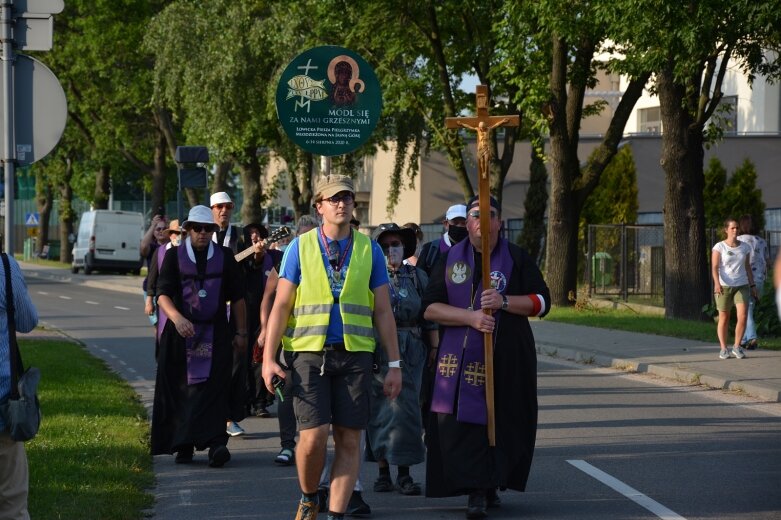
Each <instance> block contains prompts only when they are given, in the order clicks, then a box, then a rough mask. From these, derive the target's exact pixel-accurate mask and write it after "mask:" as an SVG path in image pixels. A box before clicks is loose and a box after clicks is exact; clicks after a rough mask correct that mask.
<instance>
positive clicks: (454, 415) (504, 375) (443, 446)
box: [423, 197, 550, 518]
mask: <svg viewBox="0 0 781 520" xmlns="http://www.w3.org/2000/svg"><path fill="white" fill-rule="evenodd" d="M478 207H479V206H478V199H477V197H474V198H472V199H471V200H470V201H469V203H468V205H467V208H468V210H467V223H466V228H467V231H468V240H464V241H462V242H459V243H458V244H456V245H455V246H453V247H452V248H450V250H449V251H448V252H447V254H446V255H443V256H442V257H441V258H440V260H439V262H438V263H437V264H436V265H435V266H434V269H433V271H432V273H431V279H430V281H429V285H428V287H427V288H426V292H425V295H424V298H423V308H424V317H425V318H426V319H428V320H431V321H434V322H437V323H439V324H440V325H442V326H443V327H442V331H441V332H442V333H441V335H440V342H439V350H438V353H437V370H436V372H435V378H436V380H435V383H434V392H433V395H432V399H431V414H430V417H429V424H428V428H427V434H426V447H427V449H428V457H427V461H426V496H428V497H448V496H457V495H469V500H468V503H467V512H466V516H467V518H484V517H485V516H486V507H494V506H497V505H498V504H499V497H498V495H497V494H496V488H497V487H499V488H502V489H505V488H509V489H514V490H517V491H523V490H524V489H525V488H526V481H527V479H528V476H529V469H530V467H531V462H532V455H533V453H534V444H535V438H536V432H537V368H536V367H537V357H536V351H535V345H534V336H533V335H532V331H531V327H530V326H529V321H528V317H529V316H544V315H545V314H546V313H547V312H548V310H549V308H550V292H549V291H548V287H547V285H546V284H545V281H544V280H543V278H542V274H541V273H540V270H539V269H538V268H537V265H536V264H535V263H534V262H533V261H532V259H531V258H530V257H529V256H528V254H527V253H526V251H524V250H523V249H521V248H520V247H518V246H516V245H515V244H511V243H509V242H508V241H507V240H505V239H503V238H500V237H499V230H500V228H501V225H502V221H501V206H500V205H499V203H498V202H497V201H496V199H494V198H493V197H492V198H491V210H490V211H491V217H490V229H489V233H490V247H491V251H490V255H491V259H490V263H491V287H483V285H482V273H481V265H482V253H483V252H482V244H481V236H482V235H481V230H480V210H479V209H478ZM483 309H490V313H488V314H485V313H484V312H483ZM500 324H501V326H499V325H500ZM486 333H492V334H493V340H494V360H493V361H494V402H495V408H494V410H495V414H496V446H495V447H490V446H489V443H488V433H487V426H486V424H487V409H486V399H485V397H486V396H485V358H484V349H483V342H484V334H486Z"/></svg>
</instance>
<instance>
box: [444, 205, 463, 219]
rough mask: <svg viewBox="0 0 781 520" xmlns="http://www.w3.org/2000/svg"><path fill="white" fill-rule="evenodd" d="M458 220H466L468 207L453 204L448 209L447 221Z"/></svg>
mask: <svg viewBox="0 0 781 520" xmlns="http://www.w3.org/2000/svg"><path fill="white" fill-rule="evenodd" d="M457 218H462V219H466V206H464V205H463V204H453V205H452V206H450V207H449V208H447V212H446V213H445V220H455V219H457Z"/></svg>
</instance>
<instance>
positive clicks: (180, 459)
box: [174, 446, 195, 464]
mask: <svg viewBox="0 0 781 520" xmlns="http://www.w3.org/2000/svg"><path fill="white" fill-rule="evenodd" d="M194 454H195V448H193V447H192V446H190V447H189V448H182V449H181V450H179V451H177V452H176V458H175V459H174V462H176V463H177V464H189V463H191V462H192V461H193V455H194Z"/></svg>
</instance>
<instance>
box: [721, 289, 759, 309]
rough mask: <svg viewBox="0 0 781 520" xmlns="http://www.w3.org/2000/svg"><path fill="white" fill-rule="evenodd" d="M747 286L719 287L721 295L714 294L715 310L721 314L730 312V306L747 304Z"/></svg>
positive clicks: (748, 296)
mask: <svg viewBox="0 0 781 520" xmlns="http://www.w3.org/2000/svg"><path fill="white" fill-rule="evenodd" d="M749 292H750V291H749V288H748V285H741V286H739V287H725V286H724V285H722V286H721V295H718V294H714V297H715V298H716V308H717V309H718V310H720V311H722V312H729V311H730V310H732V306H733V305H735V304H737V303H742V304H746V305H747V304H748V302H749V298H750V297H751V296H750V295H749Z"/></svg>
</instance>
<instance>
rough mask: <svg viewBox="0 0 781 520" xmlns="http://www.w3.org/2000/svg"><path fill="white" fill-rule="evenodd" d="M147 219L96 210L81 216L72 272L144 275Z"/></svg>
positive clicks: (131, 213)
mask: <svg viewBox="0 0 781 520" xmlns="http://www.w3.org/2000/svg"><path fill="white" fill-rule="evenodd" d="M143 234H144V217H143V215H141V213H138V212H135V211H111V210H105V209H97V210H93V211H87V212H85V213H83V214H82V215H81V220H80V221H79V232H78V234H77V235H76V242H75V243H74V245H73V264H72V266H71V272H73V273H74V274H75V273H78V272H79V269H81V268H84V274H90V273H92V271H96V270H97V271H119V272H123V273H133V274H139V273H140V272H141V265H142V258H141V237H142V236H143Z"/></svg>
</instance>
